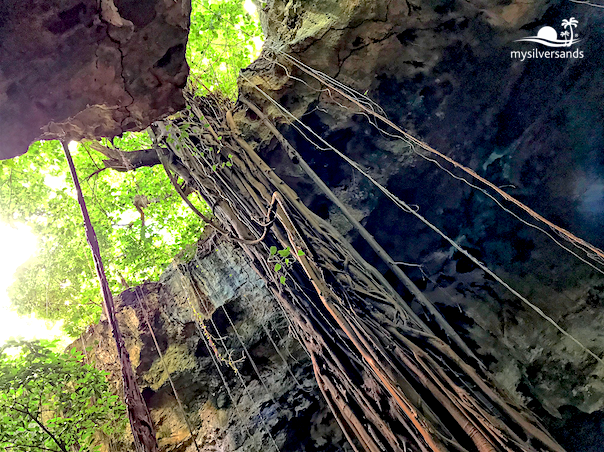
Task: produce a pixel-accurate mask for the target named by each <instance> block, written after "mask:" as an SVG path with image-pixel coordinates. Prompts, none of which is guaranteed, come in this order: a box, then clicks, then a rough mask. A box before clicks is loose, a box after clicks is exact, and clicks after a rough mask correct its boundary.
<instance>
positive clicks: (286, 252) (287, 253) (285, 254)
mask: <svg viewBox="0 0 604 452" xmlns="http://www.w3.org/2000/svg"><path fill="white" fill-rule="evenodd" d="M289 255H290V251H289V247H288V248H285V249H284V250H281V251H279V256H281V257H287V256H289Z"/></svg>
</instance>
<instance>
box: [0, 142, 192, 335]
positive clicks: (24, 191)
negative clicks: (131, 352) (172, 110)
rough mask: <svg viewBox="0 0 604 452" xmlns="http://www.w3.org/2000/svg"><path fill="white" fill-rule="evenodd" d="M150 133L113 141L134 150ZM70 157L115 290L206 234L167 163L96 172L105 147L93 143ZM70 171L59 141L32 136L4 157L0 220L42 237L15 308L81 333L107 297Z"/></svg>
mask: <svg viewBox="0 0 604 452" xmlns="http://www.w3.org/2000/svg"><path fill="white" fill-rule="evenodd" d="M146 140H148V138H147V137H146V136H145V135H143V134H137V135H134V134H130V135H129V136H128V137H127V138H126V139H124V140H120V139H117V140H115V142H116V145H117V146H119V147H120V149H122V150H133V149H140V148H144V147H148V146H149V143H147V142H145V141H146ZM73 157H74V161H75V163H76V166H77V168H78V172H79V174H80V178H81V180H82V188H83V190H84V197H85V199H86V203H87V205H88V209H89V212H90V215H91V218H92V221H93V224H94V226H95V230H96V232H97V235H98V239H99V244H100V247H101V251H102V254H103V256H102V257H103V259H104V262H105V265H106V268H107V271H108V273H109V274H108V277H109V279H110V283H111V286H112V287H111V289H112V291H113V292H114V293H119V292H120V291H121V290H123V289H124V282H126V283H128V284H136V283H140V282H142V281H144V280H146V279H151V280H152V279H156V278H157V277H158V276H159V275H160V274H161V272H162V271H163V269H164V268H165V266H166V265H167V264H168V263H169V262H170V261H171V259H172V258H173V257H174V256H175V255H176V254H177V253H178V252H179V251H180V250H181V249H182V248H184V247H187V246H188V245H190V244H192V243H194V242H195V240H196V239H197V237H198V236H199V234H200V232H201V231H202V228H203V225H202V223H201V221H200V220H199V218H198V217H197V216H196V215H195V214H194V213H192V212H190V211H189V210H188V208H187V207H186V205H185V204H184V203H183V202H182V200H181V199H180V197H179V196H178V194H176V193H175V192H174V189H173V188H172V186H171V184H170V182H169V181H168V178H167V177H166V175H165V173H164V170H163V168H162V167H161V166H157V167H153V168H140V169H138V170H136V171H131V172H128V173H120V172H116V171H111V170H106V171H101V172H97V171H98V170H99V169H100V168H102V167H103V165H102V163H101V158H102V156H101V155H100V154H99V153H97V152H95V151H92V150H90V149H88V147H87V146H86V145H80V146H79V148H78V150H77V151H76V152H75V153H74V156H73ZM95 173H96V174H95ZM68 174H69V173H68V169H67V164H66V162H65V158H64V156H63V151H62V149H61V147H60V143H58V142H56V141H47V142H38V143H34V144H33V145H32V146H31V147H30V150H29V151H28V153H27V154H25V155H23V156H20V157H17V158H15V159H12V160H8V161H3V162H0V221H3V222H5V223H8V224H11V223H14V222H20V223H24V224H26V225H28V226H29V227H31V229H32V232H34V233H35V234H36V235H37V237H38V252H37V255H36V256H35V257H34V258H32V259H30V260H29V261H28V262H27V263H26V264H24V265H23V266H21V267H20V268H19V269H18V271H17V274H16V277H15V283H14V284H13V285H12V286H11V288H10V290H9V296H10V298H11V301H12V304H13V305H14V306H15V307H16V308H17V312H19V313H20V314H29V313H31V312H34V313H35V314H36V315H37V317H39V318H45V319H49V320H61V319H62V320H64V321H65V323H64V329H65V331H66V333H67V334H69V335H70V336H76V335H78V334H79V333H80V332H81V331H82V330H83V329H84V328H85V327H86V326H87V325H89V324H90V323H95V322H97V321H98V317H99V315H100V311H101V308H100V306H101V297H100V291H99V286H98V282H97V279H96V273H95V270H94V265H93V262H92V258H91V255H90V250H89V248H88V245H87V243H86V238H85V235H84V227H83V221H82V217H81V213H80V210H79V206H78V204H77V201H76V198H75V193H74V189H73V183H72V181H71V179H70V176H69V175H68ZM92 174H94V175H93V176H92V177H90V178H88V177H87V176H89V175H92ZM136 196H145V197H146V199H147V200H148V206H147V207H146V208H145V209H144V216H145V227H144V230H143V225H142V218H141V216H140V214H139V213H138V211H137V210H136V208H135V206H134V204H133V200H134V198H135V197H136ZM191 198H193V202H195V196H194V195H192V196H191ZM198 204H199V205H200V208H202V210H203V205H202V204H201V203H199V202H198Z"/></svg>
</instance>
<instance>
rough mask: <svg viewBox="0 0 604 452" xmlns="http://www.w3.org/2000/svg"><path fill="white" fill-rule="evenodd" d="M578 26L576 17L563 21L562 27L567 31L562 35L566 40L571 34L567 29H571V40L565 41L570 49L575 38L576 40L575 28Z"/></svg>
mask: <svg viewBox="0 0 604 452" xmlns="http://www.w3.org/2000/svg"><path fill="white" fill-rule="evenodd" d="M577 25H579V22H578V21H577V19H575V18H574V17H571V18H570V19H564V20H563V21H562V26H563V27H564V29H565V31H564V32H563V33H561V36H563V37H564V38H566V37H567V36H568V35H569V33H568V31H567V30H566V29H567V28H569V29H570V39H568V40H566V39H565V40H566V46H567V47H570V46H571V45H572V43H573V38H574V33H573V27H576V26H577Z"/></svg>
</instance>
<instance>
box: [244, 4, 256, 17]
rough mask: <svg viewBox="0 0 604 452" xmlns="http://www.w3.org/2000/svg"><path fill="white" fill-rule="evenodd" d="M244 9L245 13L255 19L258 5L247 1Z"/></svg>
mask: <svg viewBox="0 0 604 452" xmlns="http://www.w3.org/2000/svg"><path fill="white" fill-rule="evenodd" d="M243 9H245V12H247V13H248V14H249V15H250V16H253V17H255V16H256V14H257V10H256V5H254V2H253V1H252V0H245V2H244V3H243Z"/></svg>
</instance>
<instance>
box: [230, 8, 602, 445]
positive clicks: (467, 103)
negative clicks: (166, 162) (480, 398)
mask: <svg viewBox="0 0 604 452" xmlns="http://www.w3.org/2000/svg"><path fill="white" fill-rule="evenodd" d="M262 14H263V19H262V20H263V26H264V30H265V31H266V32H267V43H266V45H265V49H264V52H263V54H262V56H261V58H260V59H258V61H256V62H254V63H253V64H252V65H251V66H250V67H249V68H248V69H246V70H244V71H243V75H244V76H245V78H242V79H241V80H240V88H241V93H242V94H243V95H245V96H246V97H247V98H248V99H252V100H253V102H254V103H255V104H256V105H258V106H260V107H261V108H262V109H263V111H264V112H265V113H266V114H267V115H268V116H270V117H273V118H276V121H277V122H280V123H281V126H280V130H281V132H282V133H283V134H284V135H285V136H286V137H287V138H288V139H289V140H290V141H291V142H292V143H293V144H294V146H295V147H296V148H297V150H298V151H299V152H300V153H301V154H302V156H303V157H304V158H305V160H306V161H307V162H308V163H309V164H310V166H311V167H312V168H313V169H314V170H315V171H316V172H317V174H318V175H319V176H320V177H321V178H322V180H323V181H324V182H325V183H326V184H327V185H328V186H329V187H330V188H331V189H332V190H333V191H334V192H335V193H336V194H337V195H338V196H339V198H340V199H341V200H342V201H343V202H344V203H345V204H346V205H347V206H348V207H349V208H350V209H351V211H352V212H353V213H354V214H355V216H356V217H357V219H358V220H359V221H361V222H362V223H363V225H364V226H366V228H367V229H368V230H369V232H371V233H372V234H373V235H374V236H375V238H376V239H377V241H378V242H379V243H380V244H381V245H382V246H383V247H384V248H385V249H387V250H388V251H389V253H390V254H391V255H392V257H393V258H394V260H395V261H401V262H407V263H411V264H422V268H421V270H420V269H418V268H417V267H413V266H405V267H402V268H404V269H405V271H406V272H408V273H409V275H410V276H411V277H412V278H413V279H414V281H415V282H416V283H417V284H418V286H419V287H420V288H421V289H423V290H425V292H426V294H427V295H428V296H429V297H430V298H431V299H432V300H434V303H435V304H436V306H437V308H438V309H439V310H440V311H441V312H442V313H443V314H444V315H445V317H446V318H447V319H448V320H449V322H450V323H451V324H452V325H453V326H454V327H455V328H456V330H457V331H458V332H459V333H460V335H462V336H463V337H465V338H466V339H467V341H468V342H469V343H470V344H471V346H472V347H474V348H475V349H476V350H477V351H478V353H479V355H480V356H481V357H482V358H483V360H484V361H485V363H487V364H489V365H490V369H491V370H492V372H493V373H494V374H495V376H496V379H497V381H498V383H499V384H500V385H501V386H502V387H505V388H506V389H508V391H509V392H510V393H512V394H513V395H514V396H515V397H516V399H517V400H518V401H522V402H523V403H525V404H527V405H528V406H529V407H531V409H533V410H534V412H535V413H537V414H538V415H539V416H541V417H542V418H543V419H545V420H546V422H547V424H548V427H549V428H550V429H551V430H552V432H553V433H554V434H555V435H557V438H558V439H559V441H560V442H561V443H562V444H563V445H564V446H565V447H566V448H567V449H568V450H572V451H575V452H579V451H591V450H598V449H597V447H601V446H595V445H596V444H602V441H604V434H603V432H602V429H601V427H600V425H601V422H602V419H604V386H602V384H601V381H602V376H603V375H604V368H603V367H602V365H599V364H597V363H596V361H595V360H593V359H592V358H590V357H589V356H588V355H587V354H586V353H585V352H584V351H582V350H581V349H580V348H578V347H577V346H576V345H573V344H571V342H572V341H570V339H567V338H563V337H562V336H561V335H560V333H559V332H558V331H557V330H556V329H555V328H554V327H553V326H552V325H551V324H548V322H547V321H546V320H544V319H543V318H542V317H540V316H539V315H537V314H535V312H534V311H532V310H531V309H530V308H528V307H527V306H526V305H524V304H522V303H521V302H520V301H519V300H518V299H516V298H515V297H514V296H512V295H511V294H510V293H509V292H507V291H506V290H505V289H503V288H502V286H500V285H498V284H496V283H494V282H493V281H492V280H490V279H489V278H485V275H484V273H483V272H482V271H480V270H479V269H477V268H476V267H475V266H474V265H473V264H472V263H471V262H470V261H469V260H468V259H467V258H465V257H463V256H462V255H461V254H460V253H458V252H455V250H454V249H452V248H451V247H450V246H448V244H446V243H444V242H443V241H442V240H441V238H440V237H439V236H438V235H436V234H435V233H434V232H433V231H432V230H431V229H429V228H428V227H426V226H425V225H424V224H423V223H421V222H419V221H418V220H417V219H416V218H414V217H413V216H411V215H409V214H407V213H405V212H403V211H401V210H400V209H399V208H398V207H397V206H396V205H395V204H394V203H392V202H391V201H390V200H389V199H387V198H386V197H385V196H384V195H383V194H382V193H381V192H380V191H379V190H378V189H377V188H376V187H375V186H373V185H372V184H371V183H370V182H369V181H368V180H367V179H366V178H364V177H363V176H362V175H361V174H360V173H358V172H355V171H354V170H352V169H351V167H350V166H349V165H348V164H347V163H345V162H344V161H343V160H342V159H341V158H340V157H338V156H337V155H336V154H335V153H334V152H331V151H326V150H323V149H321V150H318V149H317V148H316V147H314V146H313V145H311V144H310V143H309V142H308V141H307V140H306V139H305V138H304V137H303V136H302V135H301V134H300V133H298V132H297V131H296V130H294V127H293V126H291V125H290V124H291V122H292V121H291V119H290V118H287V117H285V116H284V115H283V113H282V112H281V111H280V110H279V109H278V108H277V107H276V106H275V105H273V104H271V103H270V102H269V101H268V100H267V99H266V97H264V96H263V95H261V94H259V93H258V90H257V87H259V88H260V89H262V90H263V91H265V92H266V93H267V94H268V95H269V96H271V97H272V98H274V99H275V100H277V101H278V102H279V103H280V104H281V105H283V106H285V107H286V108H287V109H289V110H290V111H291V112H292V113H293V114H294V115H295V116H296V117H298V118H300V119H301V120H302V121H303V122H304V123H305V124H306V125H308V126H309V127H310V128H312V130H313V131H315V132H316V133H318V134H319V135H321V136H322V137H323V138H324V139H325V140H326V141H327V142H329V143H331V144H332V145H333V146H335V147H336V148H337V149H339V150H340V151H342V152H343V153H344V154H346V155H347V156H348V157H350V158H351V159H353V160H354V161H356V162H358V163H359V164H361V165H362V166H363V167H364V168H366V169H367V171H368V172H369V174H370V175H371V176H372V177H373V178H374V179H375V180H377V181H378V182H379V183H381V184H382V185H383V186H385V187H387V188H388V189H389V190H390V191H391V192H392V193H394V194H395V195H396V196H398V197H399V198H401V199H402V200H404V201H405V202H407V203H410V204H412V205H416V206H417V207H418V209H419V213H420V214H422V215H423V216H424V217H426V218H427V219H428V220H429V221H431V222H432V223H433V224H435V225H436V226H437V227H439V228H440V229H441V230H442V231H444V232H445V233H446V234H447V235H448V236H449V237H452V238H453V239H455V240H456V241H457V242H458V243H459V244H461V245H462V246H463V247H464V248H466V249H468V250H470V252H471V253H472V254H473V255H475V256H477V257H478V258H479V259H481V260H482V261H483V262H485V263H486V264H487V265H488V266H489V267H490V268H492V269H494V270H495V271H496V272H497V273H498V274H499V275H500V276H501V277H503V278H504V279H505V280H506V281H508V282H509V283H510V284H511V285H512V286H513V287H515V288H516V289H518V290H519V291H520V292H521V293H522V294H523V295H525V296H527V297H528V298H529V299H530V300H531V301H532V302H534V303H535V304H536V305H537V306H539V308H540V309H542V310H543V311H544V312H545V313H546V314H547V315H549V316H550V317H551V318H553V319H554V320H555V321H556V322H558V323H559V324H560V325H561V326H562V327H563V328H565V329H566V330H567V331H569V332H570V333H571V334H572V335H574V337H576V338H577V339H578V340H580V341H581V342H582V343H583V344H585V345H587V346H588V347H589V348H591V349H592V350H593V351H595V352H596V353H597V354H598V355H600V356H602V351H603V350H604V338H603V336H602V335H601V334H600V333H599V332H600V331H602V327H603V325H604V314H603V311H602V306H604V305H603V301H602V290H603V289H602V288H603V287H604V277H603V275H602V273H601V272H598V271H596V270H594V269H593V268H591V267H588V266H587V265H585V264H584V263H582V262H581V261H579V260H577V259H576V258H575V257H573V256H571V255H570V254H568V253H566V252H565V251H564V250H562V249H561V248H560V247H558V246H557V245H556V244H555V243H554V242H553V241H552V240H551V239H550V238H548V237H547V236H546V235H544V234H543V233H541V232H538V231H537V230H535V229H534V228H531V227H529V226H527V225H526V224H523V223H521V222H520V221H518V220H517V219H515V218H514V217H513V216H511V215H509V214H508V213H506V212H504V211H503V210H502V209H501V208H500V207H499V206H497V205H496V204H495V203H494V202H493V201H492V200H490V199H489V198H487V197H485V196H484V195H483V194H482V193H481V192H480V191H477V190H475V189H473V188H471V187H470V186H468V185H467V184H465V183H463V182H461V181H459V180H457V179H454V178H453V177H451V176H450V175H449V174H447V173H446V172H445V171H443V170H442V169H441V168H439V167H438V166H437V165H435V164H434V163H433V162H429V161H426V160H424V159H422V158H420V156H419V155H418V154H417V153H416V152H414V151H415V150H416V149H412V148H411V147H410V146H408V145H407V144H406V143H405V142H403V141H401V140H398V139H397V138H396V137H395V136H393V135H392V134H393V133H394V132H393V130H391V129H389V128H387V127H386V126H384V125H383V124H381V126H382V127H383V128H384V129H385V131H386V132H387V133H382V132H380V131H378V130H377V129H376V128H375V127H373V126H372V125H371V124H370V123H369V121H368V119H367V117H366V116H365V115H364V112H361V111H360V109H359V108H358V106H357V105H355V104H354V103H352V102H350V101H347V100H346V99H344V98H343V97H342V96H341V95H338V93H337V92H336V90H335V89H333V86H332V87H327V86H326V85H322V84H321V83H319V82H318V81H317V80H316V79H315V78H313V77H311V76H309V75H308V74H307V73H305V72H303V71H302V70H300V69H299V68H297V67H296V66H295V65H293V64H291V62H290V61H288V60H287V58H285V57H283V55H282V54H280V53H279V52H280V51H281V50H282V51H284V52H287V53H288V54H290V55H293V56H294V57H295V58H297V59H298V60H300V61H301V62H302V63H304V64H306V65H308V66H309V67H311V68H314V69H317V70H319V71H322V72H323V73H325V74H326V75H328V76H330V77H333V78H335V79H336V80H337V81H339V82H342V83H344V84H346V85H348V86H350V87H352V88H354V89H355V90H356V91H357V92H358V93H359V94H358V96H360V95H362V94H363V93H365V94H366V95H367V96H368V97H369V98H370V99H371V100H372V101H374V102H377V103H378V104H379V105H380V106H381V107H382V108H383V109H384V111H385V114H386V115H387V117H388V118H390V119H391V120H392V121H394V122H395V123H396V124H398V125H399V126H401V127H402V128H404V129H406V130H407V131H409V132H410V133H412V134H413V135H415V136H416V137H417V138H419V139H422V140H423V141H425V142H427V143H428V144H429V145H431V146H432V147H434V148H436V149H437V150H438V151H440V152H442V153H443V154H446V155H448V156H450V157H452V158H454V159H456V160H457V161H459V162H460V163H462V164H464V165H466V166H468V167H469V168H471V169H472V170H474V171H475V172H477V173H478V174H480V175H482V176H484V177H486V178H488V179H490V180H491V181H493V182H494V183H495V184H496V185H498V186H500V187H503V188H504V190H505V191H507V192H508V193H509V194H511V195H513V196H515V197H516V198H518V199H519V200H520V201H522V202H524V203H525V204H527V205H528V206H530V207H531V208H533V209H534V210H535V211H537V212H539V213H540V214H542V215H543V216H545V217H546V218H548V219H550V220H551V221H553V222H555V223H557V224H559V225H560V226H562V227H564V228H567V229H568V230H570V231H572V232H573V233H575V234H576V235H578V236H579V237H582V238H584V239H586V240H588V241H590V242H592V243H593V244H595V245H596V246H598V247H600V248H604V236H603V235H602V232H601V231H602V226H603V225H604V188H603V187H604V154H603V153H602V149H604V133H603V131H604V102H602V93H604V77H602V70H603V68H604V52H602V44H603V43H604V10H602V9H601V8H594V7H590V6H587V5H584V4H583V5H581V4H575V3H572V2H562V1H546V0H536V1H528V2H525V1H522V0H518V1H516V0H510V1H504V2H502V1H497V0H480V1H478V0H470V1H465V0H459V1H458V0H451V1H417V0H406V1H398V0H393V1H389V0H384V1H381V0H377V1H372V2H361V1H356V0H292V1H289V0H269V1H268V2H267V3H266V6H265V8H264V9H263V10H262ZM570 18H575V19H576V21H577V22H578V25H577V26H576V27H574V28H573V33H574V34H575V35H578V38H579V39H580V41H579V42H578V43H576V44H573V45H572V46H571V47H570V48H564V49H562V50H565V51H567V52H568V51H570V52H571V53H572V55H570V56H568V55H564V56H565V57H564V58H560V57H553V58H551V57H550V58H546V57H541V58H536V57H535V55H536V54H535V51H539V52H541V53H543V52H545V51H548V50H550V51H551V50H561V49H559V48H556V49H553V48H550V47H545V46H542V45H539V44H536V43H530V42H516V40H518V39H521V38H526V37H528V36H535V35H537V34H538V33H539V30H540V29H541V28H543V27H546V26H547V27H552V28H554V29H555V30H556V32H557V34H558V37H561V36H562V33H563V32H564V31H569V30H568V27H567V28H564V27H563V25H562V23H563V21H564V20H568V19H570ZM516 52H517V53H516ZM520 52H524V55H525V56H524V57H523V56H522V55H520V54H519V53H520ZM579 52H580V54H579ZM529 53H530V56H527V55H528V54H529ZM581 56H582V57H581ZM238 119H239V120H240V122H241V124H240V128H241V129H242V130H244V131H246V132H247V133H248V134H249V136H250V139H255V140H256V141H259V142H261V143H264V146H260V147H261V154H262V156H263V158H265V160H266V161H267V163H268V164H269V165H270V166H271V167H272V168H275V169H276V171H277V173H278V174H279V176H280V177H281V178H282V179H284V180H285V181H286V182H287V183H288V184H289V185H290V186H292V187H294V188H295V189H296V191H297V194H298V195H299V196H300V197H301V199H303V200H304V202H305V203H307V205H309V206H310V207H311V208H312V209H313V210H314V211H315V212H316V213H318V214H319V215H321V216H322V217H323V218H326V219H329V221H330V222H331V223H332V224H334V225H335V226H336V227H337V228H338V229H339V230H340V231H341V232H343V233H348V237H349V238H350V239H351V241H352V242H353V244H354V245H355V247H356V248H357V249H358V250H359V251H360V252H361V253H362V254H363V256H364V257H365V258H366V259H367V260H368V261H369V262H370V263H372V264H374V265H375V266H377V267H378V268H380V269H381V270H382V271H383V272H384V273H385V274H386V276H387V277H389V278H391V280H393V281H396V279H395V278H394V276H393V275H392V274H391V272H388V271H387V270H388V269H387V268H386V267H385V266H384V265H383V263H382V262H381V261H380V260H379V259H378V258H376V256H375V255H374V253H373V252H372V251H371V250H370V249H369V247H368V245H367V244H366V243H365V242H364V240H362V239H361V238H359V237H358V235H357V234H356V233H355V232H354V231H353V230H352V228H351V226H350V224H348V222H347V221H346V219H345V218H343V216H342V215H341V214H340V213H339V211H338V209H337V208H336V207H335V206H334V205H333V204H332V203H330V202H329V200H327V199H326V197H325V196H324V195H322V194H321V193H320V192H319V190H318V189H317V187H316V186H315V184H314V183H312V182H311V181H310V180H309V179H308V178H307V177H306V176H305V175H304V173H303V171H302V170H301V169H300V167H299V165H296V164H292V163H291V162H290V160H289V159H288V157H287V156H286V155H284V153H281V152H275V148H277V144H276V140H275V139H274V138H273V137H272V135H271V134H269V133H268V132H267V131H266V129H263V128H262V122H261V121H260V120H259V119H257V118H256V117H255V116H254V115H251V114H249V113H247V115H245V112H241V113H239V116H238ZM378 123H379V122H378ZM296 126H298V127H299V125H296ZM302 130H303V131H304V133H305V134H306V135H309V136H310V133H309V132H308V131H306V130H304V129H302ZM388 133H390V135H389V134H388ZM313 139H314V138H313ZM314 140H315V141H317V140H316V139H314ZM324 147H325V146H323V148H324ZM440 163H441V164H442V163H444V162H442V161H441V162H440ZM444 168H445V169H446V170H453V172H454V174H455V175H457V176H460V175H463V173H460V172H459V171H455V170H454V168H452V167H451V166H449V165H446V164H445V165H444ZM466 177H467V176H466ZM468 181H469V182H470V183H476V181H475V180H473V179H471V178H469V180H468ZM505 207H509V206H507V205H505ZM514 213H515V214H519V215H520V216H521V217H522V219H523V220H526V221H528V222H530V223H532V224H534V223H535V221H534V220H533V219H532V218H530V217H528V216H526V215H524V214H522V213H521V212H519V211H516V210H514ZM555 238H556V239H557V240H558V239H559V238H558V237H555ZM566 245H568V244H566ZM570 246H571V247H572V245H570ZM416 307H417V306H416ZM417 312H418V313H419V314H420V315H421V316H422V317H423V318H424V319H426V321H427V322H431V320H430V317H429V316H427V315H425V313H423V312H422V311H421V309H419V308H418V309H417ZM431 324H432V325H433V326H435V331H438V330H439V329H438V327H437V326H436V325H434V324H433V323H431ZM445 339H446V338H445ZM578 429H581V433H577V432H578V431H579V430H578Z"/></svg>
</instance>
